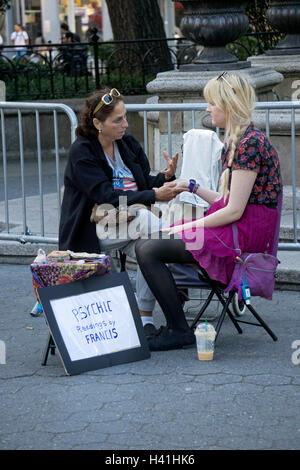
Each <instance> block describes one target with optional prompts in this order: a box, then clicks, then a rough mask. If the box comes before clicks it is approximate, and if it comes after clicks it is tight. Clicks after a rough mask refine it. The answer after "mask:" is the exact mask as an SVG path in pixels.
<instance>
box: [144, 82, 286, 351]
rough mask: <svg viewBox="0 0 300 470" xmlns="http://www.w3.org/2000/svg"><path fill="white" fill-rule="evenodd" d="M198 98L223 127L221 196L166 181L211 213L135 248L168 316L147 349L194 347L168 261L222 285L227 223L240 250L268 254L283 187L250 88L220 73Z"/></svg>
mask: <svg viewBox="0 0 300 470" xmlns="http://www.w3.org/2000/svg"><path fill="white" fill-rule="evenodd" d="M204 97H205V100H206V101H207V102H208V107H207V112H208V113H209V114H210V116H211V120H212V123H213V125H214V126H216V127H220V128H224V129H225V135H224V147H223V150H222V170H223V171H222V174H221V178H220V185H219V188H220V189H219V192H213V191H211V190H208V189H206V188H202V187H198V186H197V185H195V184H194V182H193V181H192V180H190V182H188V181H183V180H178V181H177V182H171V183H168V184H169V185H173V186H174V187H176V189H177V191H178V192H180V191H186V190H187V189H188V190H190V191H191V192H195V193H197V194H198V195H199V196H200V197H202V198H203V199H205V200H206V201H207V202H208V203H209V204H210V205H211V206H210V208H209V210H208V211H207V213H206V214H205V216H204V217H203V218H201V219H197V220H194V221H191V222H188V223H185V224H184V225H181V223H179V224H175V226H174V227H170V228H169V229H165V230H167V231H168V232H169V234H172V235H174V234H176V238H174V237H173V238H171V239H166V240H165V239H162V240H140V241H139V242H138V243H137V245H136V254H137V260H138V263H139V266H140V268H141V271H142V273H143V275H144V277H145V279H146V280H147V283H148V285H149V287H150V289H151V291H152V293H153V294H154V296H155V297H156V299H157V300H158V302H159V304H160V306H161V308H162V311H163V313H164V315H165V317H166V326H164V327H161V328H160V330H159V331H158V333H157V334H156V335H155V336H153V337H152V338H150V339H149V340H148V342H149V347H150V349H151V350H153V351H155V350H156V351H157V350H168V349H176V348H181V347H184V346H188V345H191V344H193V343H194V342H195V339H194V334H193V332H192V331H191V329H190V328H189V326H188V324H187V322H186V319H185V316H184V312H183V310H182V306H181V303H180V300H179V298H178V295H177V289H176V285H175V283H174V281H173V278H172V276H171V273H170V271H169V270H168V268H167V266H166V263H195V261H196V262H197V263H199V265H200V266H201V267H202V268H204V269H205V270H206V272H207V273H208V274H209V275H210V276H211V277H212V278H213V279H215V280H218V281H220V282H221V283H223V284H225V285H227V284H228V283H229V280H230V278H231V275H232V272H233V268H234V261H235V257H236V253H235V250H234V241H233V234H232V223H233V222H236V223H237V226H238V236H239V245H240V248H241V250H242V251H246V252H264V251H267V252H269V253H271V252H272V244H273V238H274V230H275V225H276V220H277V202H278V198H279V194H280V192H281V189H282V181H281V175H280V166H279V160H278V155H277V152H276V150H275V149H274V147H273V146H272V144H271V142H270V141H269V139H268V138H267V136H266V135H265V134H264V133H263V132H261V131H260V130H259V129H258V128H257V127H255V125H254V124H253V122H252V121H251V116H252V111H253V108H254V106H255V93H254V90H253V88H252V86H251V85H250V84H249V82H248V81H247V79H246V78H245V77H244V76H243V75H240V74H237V73H230V74H229V73H223V74H222V75H220V76H219V77H217V78H214V79H212V80H210V81H209V82H208V83H207V85H206V87H205V89H204ZM165 230H164V231H165ZM193 240H194V242H193Z"/></svg>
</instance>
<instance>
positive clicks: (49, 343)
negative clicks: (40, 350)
mask: <svg viewBox="0 0 300 470" xmlns="http://www.w3.org/2000/svg"><path fill="white" fill-rule="evenodd" d="M55 348H56V346H55V343H54V341H53V338H52V336H51V334H49V338H48V341H47V346H46V348H45V352H44V355H43V362H42V366H45V365H46V364H47V359H48V355H49V351H51V355H52V356H54V355H55Z"/></svg>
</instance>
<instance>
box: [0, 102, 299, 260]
mask: <svg viewBox="0 0 300 470" xmlns="http://www.w3.org/2000/svg"><path fill="white" fill-rule="evenodd" d="M206 107H207V104H206V103H190V104H189V103H184V104H136V105H135V104H131V105H130V104H128V105H126V108H127V111H128V112H129V113H133V112H138V113H140V115H142V116H143V129H144V142H143V145H144V148H145V151H146V153H147V154H148V148H149V142H148V113H149V112H153V111H156V112H157V113H159V116H160V115H161V113H167V130H168V153H169V155H172V153H173V150H174V148H173V146H174V143H173V141H172V113H175V112H176V113H177V117H178V112H183V113H191V117H192V119H191V127H192V128H193V127H195V124H196V118H195V113H196V112H197V111H204V110H205V109H206ZM12 109H14V110H16V111H17V115H18V139H19V151H18V154H19V155H18V156H19V163H20V179H21V187H22V197H21V198H20V200H19V201H18V202H19V213H20V214H21V215H20V220H22V224H20V220H19V225H18V226H17V227H13V228H11V224H10V220H11V215H12V211H14V210H15V208H16V206H15V205H13V203H14V202H15V201H10V200H9V199H8V196H7V187H8V175H7V164H8V161H7V154H8V151H9V148H8V143H7V141H6V126H5V120H6V111H8V110H12ZM24 110H26V111H28V110H31V111H33V112H34V113H35V121H36V161H37V166H38V181H39V184H38V188H37V193H36V196H34V197H35V199H34V197H33V198H32V197H31V198H28V197H27V195H26V188H25V184H24V173H25V169H26V165H27V162H26V160H24V146H23V131H24V130H23V126H22V112H23V111H24ZM41 110H47V111H50V112H52V118H51V117H49V119H48V122H49V128H50V126H54V129H55V132H54V149H55V161H56V162H55V168H56V187H55V188H53V193H52V194H50V195H49V194H47V195H45V194H44V192H43V175H42V157H43V155H42V150H41V142H40V141H41V135H40V123H39V118H40V111H41ZM256 110H261V111H262V112H263V113H264V116H265V128H266V133H267V134H268V135H269V134H270V128H271V124H272V123H271V117H272V113H273V112H274V111H276V112H278V111H282V110H287V111H288V112H289V123H288V124H289V126H288V134H290V139H291V143H290V148H291V151H290V155H285V156H284V158H285V159H287V158H290V161H291V165H290V167H291V176H292V241H291V242H284V243H280V245H279V248H280V249H281V250H298V251H299V250H300V242H299V236H298V226H297V225H298V223H297V199H296V198H297V181H296V167H297V151H298V150H297V149H296V112H297V111H298V110H300V101H295V102H291V101H282V102H258V103H257V104H256ZM59 111H61V112H63V113H66V115H67V116H68V118H69V121H70V130H69V132H70V134H71V141H73V140H74V138H75V129H76V126H77V118H76V115H75V114H74V112H73V111H72V109H71V108H69V107H68V106H65V105H63V104H50V103H22V102H19V103H17V102H15V103H11V102H0V118H1V127H0V130H1V143H2V149H1V150H2V160H3V180H4V197H3V201H2V202H0V226H1V224H2V228H1V229H0V230H1V231H0V240H1V239H2V240H19V241H22V242H36V243H39V242H41V243H57V241H58V240H57V233H58V220H59V215H60V201H61V185H62V181H60V175H59V173H60V171H59V170H60V154H59V146H58V138H59V133H60V132H66V129H65V128H64V129H58V126H57V112H59ZM298 119H299V114H298ZM217 131H218V130H217ZM298 161H299V156H298ZM298 184H299V182H298ZM54 189H55V190H54ZM29 199H30V200H31V201H32V202H33V204H34V215H35V218H37V217H38V214H37V212H39V220H40V223H39V224H37V223H36V224H35V227H33V225H32V223H33V222H32V220H28V217H27V209H29V208H30V201H29ZM53 199H55V201H56V204H55V207H54V206H53ZM10 203H12V206H11V205H10ZM31 213H32V212H31ZM45 214H47V215H45ZM47 217H50V218H51V220H50V221H49V220H48V221H47V220H46V218H47ZM45 222H48V227H49V225H50V227H51V236H49V233H48V232H47V231H46V230H45V225H46V223H45ZM21 225H22V228H20V226H21ZM38 225H39V226H38ZM29 229H30V230H29Z"/></svg>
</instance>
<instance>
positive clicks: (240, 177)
mask: <svg viewBox="0 0 300 470" xmlns="http://www.w3.org/2000/svg"><path fill="white" fill-rule="evenodd" d="M256 177H257V173H256V172H255V171H250V170H235V171H233V172H232V178H231V187H230V194H229V201H228V204H227V206H226V207H224V208H223V209H220V210H218V211H216V212H214V213H213V214H209V215H208V216H206V217H203V218H201V219H197V220H195V221H193V222H189V223H187V224H183V225H176V226H175V227H172V228H171V229H164V231H165V232H169V233H170V234H172V233H177V232H180V231H182V230H187V229H190V228H193V227H219V226H220V225H227V224H230V223H232V222H235V221H237V220H239V219H240V218H241V217H242V215H243V213H244V210H245V208H246V205H247V202H248V200H249V197H250V194H251V191H252V188H253V185H254V182H255V179H256Z"/></svg>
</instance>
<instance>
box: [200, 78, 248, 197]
mask: <svg viewBox="0 0 300 470" xmlns="http://www.w3.org/2000/svg"><path fill="white" fill-rule="evenodd" d="M203 93H204V98H205V100H206V101H207V102H208V103H210V104H212V105H214V106H217V107H218V108H220V109H221V110H222V111H223V112H224V113H225V120H226V127H225V136H224V143H226V144H227V145H228V146H230V149H229V152H230V153H229V156H228V167H227V168H226V170H225V171H223V173H222V175H221V178H220V185H219V191H220V193H221V194H222V196H223V197H224V200H225V199H226V197H227V195H228V191H229V190H228V186H229V174H230V168H231V165H232V162H233V158H234V153H235V150H236V148H237V145H238V143H239V141H240V139H241V137H242V135H243V134H244V133H245V131H246V129H247V127H248V126H249V124H250V122H251V117H252V112H253V109H254V107H255V101H256V97H255V91H254V89H253V87H252V86H251V85H250V83H249V81H248V80H247V78H246V77H245V76H244V75H242V74H239V73H236V72H234V73H226V75H225V76H224V79H223V78H222V77H220V78H213V79H211V80H210V81H209V82H208V83H207V84H206V86H205V88H204V92H203Z"/></svg>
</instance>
